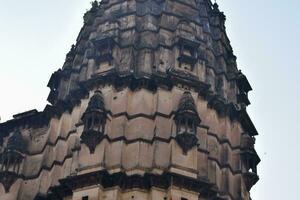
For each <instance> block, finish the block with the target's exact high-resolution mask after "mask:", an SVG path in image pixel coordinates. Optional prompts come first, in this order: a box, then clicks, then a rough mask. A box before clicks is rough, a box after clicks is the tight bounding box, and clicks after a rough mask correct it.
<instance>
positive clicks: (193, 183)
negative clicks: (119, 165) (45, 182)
mask: <svg viewBox="0 0 300 200" xmlns="http://www.w3.org/2000/svg"><path fill="white" fill-rule="evenodd" d="M59 182H60V185H58V186H55V187H52V188H50V189H49V192H48V195H47V198H46V199H49V200H50V199H51V200H53V199H62V198H64V197H67V196H71V195H72V193H73V192H72V191H74V190H76V189H78V188H82V187H87V186H92V185H101V186H102V187H103V188H112V187H115V186H118V187H119V188H121V189H122V190H127V189H133V188H140V189H145V190H150V189H151V188H152V187H157V188H161V189H165V190H166V189H168V188H169V187H171V186H177V187H180V188H184V189H187V190H190V191H194V192H197V193H200V194H201V197H204V198H210V199H222V198H220V197H219V193H220V191H219V190H218V188H217V187H216V185H214V184H212V183H210V182H209V181H208V180H206V179H201V178H198V179H193V178H189V177H186V176H183V175H179V174H175V173H164V174H162V175H154V174H150V173H146V174H144V176H141V175H132V176H128V175H126V174H125V173H124V172H119V173H115V174H109V173H108V172H107V171H97V172H92V173H88V174H83V175H77V176H70V177H67V178H65V179H61V180H60V181H59Z"/></svg>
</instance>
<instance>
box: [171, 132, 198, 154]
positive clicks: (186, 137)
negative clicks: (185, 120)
mask: <svg viewBox="0 0 300 200" xmlns="http://www.w3.org/2000/svg"><path fill="white" fill-rule="evenodd" d="M175 139H176V141H177V143H178V145H179V146H180V147H181V148H182V150H183V152H184V153H187V152H188V151H189V150H191V149H192V148H194V147H195V146H197V144H198V138H197V137H196V136H195V135H194V134H189V133H183V134H179V135H177V136H176V138H175Z"/></svg>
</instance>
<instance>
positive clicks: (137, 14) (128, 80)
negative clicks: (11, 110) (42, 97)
mask: <svg viewBox="0 0 300 200" xmlns="http://www.w3.org/2000/svg"><path fill="white" fill-rule="evenodd" d="M224 23H225V16H224V14H223V13H222V12H220V11H219V9H218V5H217V4H212V3H211V1H210V0H102V2H101V3H98V2H96V1H95V2H93V3H92V8H91V9H90V10H89V11H88V12H87V13H86V14H85V15H84V26H83V28H82V29H81V31H80V33H79V36H78V38H77V42H76V45H74V46H72V49H71V51H70V52H69V53H68V54H67V57H66V61H65V63H64V65H63V67H62V69H59V70H58V71H56V72H55V73H53V74H52V76H51V79H50V81H49V83H48V87H49V88H50V89H51V92H50V94H49V97H48V101H49V102H50V103H51V105H47V106H46V107H45V109H44V111H42V112H37V111H36V110H32V111H28V112H24V113H20V114H17V115H15V116H14V119H12V120H10V121H7V122H4V123H2V124H0V132H1V135H0V136H1V137H0V143H1V146H0V152H1V155H0V199H1V200H15V199H18V200H32V199H53V200H56V199H57V200H58V199H59V200H206V199H219V200H221V199H224V200H225V199H226V200H227V199H232V200H233V199H235V200H249V199H251V198H250V195H249V191H250V189H251V187H252V186H253V185H254V184H255V183H256V182H257V181H258V176H257V169H256V166H257V164H258V163H259V162H260V159H259V157H258V155H257V153H256V151H255V149H254V142H255V139H254V136H255V135H257V131H256V129H255V127H254V125H253V123H252V122H251V120H250V118H249V116H248V114H247V112H246V106H247V105H249V104H250V102H249V100H248V97H247V93H248V92H249V91H250V90H251V86H250V84H249V82H248V81H247V78H246V77H245V76H244V75H243V74H242V73H241V72H240V71H239V70H238V69H237V64H236V57H235V56H234V54H233V51H232V48H231V46H230V42H229V39H228V37H227V35H226V32H225V25H224Z"/></svg>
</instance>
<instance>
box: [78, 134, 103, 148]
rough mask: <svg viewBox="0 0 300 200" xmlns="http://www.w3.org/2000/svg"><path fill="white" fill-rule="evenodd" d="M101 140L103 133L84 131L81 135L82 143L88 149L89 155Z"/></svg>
mask: <svg viewBox="0 0 300 200" xmlns="http://www.w3.org/2000/svg"><path fill="white" fill-rule="evenodd" d="M102 138H103V133H101V132H99V131H93V130H88V131H84V132H83V133H82V135H81V141H82V143H84V144H85V145H86V146H87V147H88V148H89V150H90V152H91V153H94V152H95V148H96V146H97V145H98V144H99V143H100V141H101V139H102Z"/></svg>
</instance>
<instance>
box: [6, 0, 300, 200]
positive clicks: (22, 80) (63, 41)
mask: <svg viewBox="0 0 300 200" xmlns="http://www.w3.org/2000/svg"><path fill="white" fill-rule="evenodd" d="M218 2H219V5H220V9H221V10H222V11H224V12H225V15H226V16H227V21H226V26H227V33H228V35H229V38H230V40H231V44H232V46H233V49H234V53H235V55H237V58H238V64H239V68H240V69H242V71H243V72H244V73H245V74H246V75H247V77H248V80H249V81H250V83H251V85H252V87H253V89H254V91H252V92H251V93H250V100H251V102H252V104H251V105H250V106H249V108H248V112H249V114H250V116H251V117H252V120H253V122H254V123H255V125H256V127H257V129H258V131H259V133H260V135H259V136H258V137H257V144H256V147H257V149H258V153H259V155H260V157H261V159H262V162H261V164H260V165H259V168H258V170H259V175H260V178H261V180H260V181H259V183H258V184H257V185H256V186H255V187H254V188H253V190H252V197H253V199H254V200H283V199H284V200H297V199H298V185H299V180H300V172H299V168H300V161H299V159H300V158H299V157H300V156H299V155H298V153H300V136H299V134H300V128H299V124H300V122H299V119H300V118H299V114H300V112H299V111H300V108H299V107H300V100H299V99H300V81H299V79H300V77H299V73H300V70H299V68H300V60H299V57H300V54H299V52H300V51H299V47H300V39H299V37H300V12H299V8H300V1H299V0H286V1H283V0H251V1H250V0H218ZM89 7H90V4H89V0H48V1H46V0H44V1H41V0H27V1H15V0H0V24H1V26H0V60H1V62H0V91H1V93H0V116H1V118H2V122H4V121H6V120H8V119H10V118H11V117H12V115H13V114H16V113H19V112H23V111H27V110H30V109H33V108H36V109H38V110H40V111H41V110H43V109H44V107H45V105H46V103H47V102H46V99H47V96H48V93H49V89H48V88H47V87H46V86H47V83H48V80H49V78H50V76H51V74H52V73H53V72H54V71H56V70H57V69H58V68H60V67H61V66H62V64H63V62H64V59H65V55H66V53H67V52H68V51H69V49H70V47H71V45H72V44H73V43H75V40H76V37H77V34H78V33H79V30H80V28H81V26H82V24H83V20H82V16H83V14H84V12H85V11H86V10H87V9H88V8H89Z"/></svg>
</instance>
